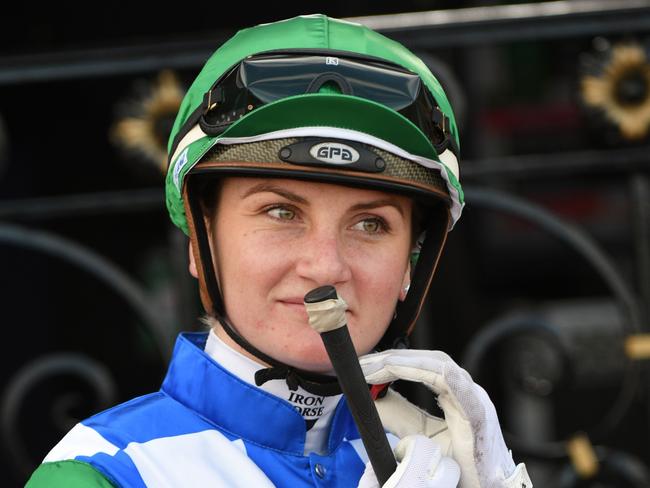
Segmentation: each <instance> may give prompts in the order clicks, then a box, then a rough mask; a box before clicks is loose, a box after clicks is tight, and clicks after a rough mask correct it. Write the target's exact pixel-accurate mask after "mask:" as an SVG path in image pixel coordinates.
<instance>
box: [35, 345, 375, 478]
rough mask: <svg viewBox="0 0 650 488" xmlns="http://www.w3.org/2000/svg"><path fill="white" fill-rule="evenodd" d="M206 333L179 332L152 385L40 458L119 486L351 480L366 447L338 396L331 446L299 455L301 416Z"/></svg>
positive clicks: (90, 421)
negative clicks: (216, 349) (209, 348)
mask: <svg viewBox="0 0 650 488" xmlns="http://www.w3.org/2000/svg"><path fill="white" fill-rule="evenodd" d="M206 338H207V334H205V333H184V334H181V335H180V336H179V337H178V340H177V342H176V346H175V348H174V354H173V357H172V360H171V363H170V365H169V370H168V372H167V376H166V377H165V380H164V381H163V385H162V388H161V389H160V391H159V392H156V393H152V394H149V395H145V396H142V397H138V398H135V399H133V400H130V401H128V402H126V403H123V404H121V405H118V406H116V407H113V408H111V409H109V410H106V411H104V412H102V413H99V414H97V415H94V416H93V417H90V418H89V419H87V420H84V421H83V422H81V423H79V424H77V426H75V427H74V428H73V429H72V430H71V431H70V432H69V433H68V434H67V435H66V436H65V437H64V438H63V439H62V440H61V442H59V444H57V445H56V446H55V447H54V449H52V451H51V452H50V453H49V454H48V456H47V457H46V458H45V460H44V462H49V461H58V460H64V459H76V460H78V461H83V462H87V463H90V464H91V465H92V466H94V467H95V468H96V469H98V470H99V471H100V472H102V473H103V474H105V475H106V476H107V477H108V478H109V479H110V480H112V481H113V482H114V483H115V484H117V485H118V486H122V487H138V488H140V487H149V488H152V487H156V488H158V487H174V488H178V487H221V486H227V487H231V486H234V487H269V486H278V487H281V486H287V487H292V488H300V487H307V486H310V487H311V486H318V487H354V486H357V482H358V480H359V478H360V477H361V474H362V473H363V470H364V464H365V462H366V461H367V456H366V454H365V450H364V448H363V444H362V442H361V440H360V439H359V434H358V432H357V429H356V427H355V425H354V422H353V420H352V416H351V415H350V413H349V410H348V408H347V405H346V404H345V400H344V399H342V400H341V402H340V403H339V405H338V406H337V408H336V411H335V413H334V417H333V419H332V424H331V431H330V434H329V441H328V446H329V450H328V451H329V454H328V455H324V456H320V455H317V454H314V453H312V454H310V455H307V456H305V455H304V454H303V449H304V443H305V435H306V427H305V421H304V419H303V418H302V416H301V415H300V414H299V413H298V412H296V411H295V409H294V408H293V407H292V406H291V405H290V404H289V403H288V402H286V401H284V400H282V399H280V398H278V397H276V396H273V395H271V394H269V393H267V392H265V391H263V390H261V389H259V388H256V387H255V386H252V385H250V384H248V383H246V382H244V381H242V380H240V379H239V378H237V377H236V376H234V375H232V374H231V373H229V372H228V371H226V370H225V369H224V368H222V367H221V366H220V365H219V364H218V363H216V362H215V361H214V360H213V359H211V358H210V357H209V356H208V355H206V354H205V352H204V351H203V348H204V346H205V341H206Z"/></svg>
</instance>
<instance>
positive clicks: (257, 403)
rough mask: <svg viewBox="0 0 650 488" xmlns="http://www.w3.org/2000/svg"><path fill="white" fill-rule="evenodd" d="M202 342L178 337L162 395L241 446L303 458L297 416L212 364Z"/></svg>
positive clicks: (303, 431) (186, 335)
mask: <svg viewBox="0 0 650 488" xmlns="http://www.w3.org/2000/svg"><path fill="white" fill-rule="evenodd" d="M206 337H207V334H205V333H184V334H181V335H180V336H179V339H178V341H177V342H176V347H175V349H174V361H173V362H172V363H171V365H170V367H169V371H168V373H167V376H166V377H165V381H164V382H163V386H162V391H164V392H167V393H169V395H170V396H173V397H174V398H176V399H177V400H178V401H179V402H181V403H183V404H184V405H187V406H188V407H189V408H190V409H192V410H194V411H196V412H197V413H198V414H199V415H201V416H203V417H204V418H206V419H208V420H210V421H212V422H214V423H215V424H216V425H218V426H220V427H221V429H223V430H225V431H226V432H231V433H233V434H234V435H235V436H237V437H240V438H242V439H244V440H245V441H250V442H254V443H257V444H261V445H264V446H267V447H270V448H272V449H278V450H281V451H285V452H291V453H295V454H299V455H302V454H303V452H304V446H305V435H306V426H305V421H304V419H303V418H302V416H301V415H300V414H299V413H298V412H296V411H295V409H294V408H293V407H292V406H291V404H289V402H286V401H284V400H282V399H281V398H278V397H276V396H274V395H272V394H271V393H268V392H266V391H264V390H261V389H259V388H257V387H255V386H253V385H250V384H249V383H247V382H245V381H243V380H241V379H240V378H238V377H236V376H234V375H233V374H231V373H230V372H229V371H227V370H226V369H224V368H223V367H222V366H221V365H219V364H217V363H216V362H215V361H214V360H213V359H212V358H210V357H209V356H208V355H207V354H206V353H205V352H204V351H203V349H202V347H203V346H204V344H205V340H206ZM221 392H223V394H220V393H221ZM269 419H273V421H272V422H269Z"/></svg>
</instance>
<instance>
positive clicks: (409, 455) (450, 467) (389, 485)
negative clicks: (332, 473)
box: [358, 434, 460, 488]
mask: <svg viewBox="0 0 650 488" xmlns="http://www.w3.org/2000/svg"><path fill="white" fill-rule="evenodd" d="M395 459H396V460H397V462H398V465H397V469H396V470H395V472H394V473H393V474H392V475H391V477H390V478H388V480H387V481H386V483H384V485H383V488H456V486H457V485H458V479H459V478H460V468H459V467H458V464H457V463H456V461H454V460H453V459H452V458H450V457H445V456H443V455H442V454H441V452H440V446H438V445H437V444H436V443H435V442H434V441H432V440H431V439H429V438H428V437H426V436H424V435H419V434H418V435H410V436H408V437H405V438H404V439H402V440H400V441H399V443H398V444H397V446H396V447H395ZM358 488H379V483H378V482H377V477H376V476H375V472H374V470H373V469H372V465H371V464H370V462H368V463H367V464H366V470H365V471H364V473H363V476H362V477H361V479H360V480H359V485H358Z"/></svg>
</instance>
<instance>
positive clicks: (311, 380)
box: [216, 314, 343, 396]
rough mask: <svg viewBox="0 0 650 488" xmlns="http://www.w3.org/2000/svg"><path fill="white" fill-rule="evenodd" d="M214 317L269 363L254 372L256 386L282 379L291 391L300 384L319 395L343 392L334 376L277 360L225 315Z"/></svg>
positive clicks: (234, 339) (235, 339) (238, 339)
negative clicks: (267, 365) (247, 338)
mask: <svg viewBox="0 0 650 488" xmlns="http://www.w3.org/2000/svg"><path fill="white" fill-rule="evenodd" d="M216 318H217V320H218V321H219V323H220V324H221V326H222V327H223V330H224V331H226V334H228V336H229V337H230V338H231V339H232V340H233V341H235V342H236V343H237V344H238V345H239V346H241V347H242V348H244V349H245V350H246V351H248V352H249V353H251V354H252V355H253V356H255V357H256V358H258V359H260V360H262V361H264V362H265V363H267V364H270V365H271V366H269V367H268V368H264V369H260V370H259V371H257V372H256V373H255V384H256V385H257V386H260V385H263V384H264V383H266V382H267V381H270V380H282V379H284V380H286V382H287V386H288V387H289V389H290V390H292V391H295V390H297V389H298V387H299V386H300V387H301V388H302V389H303V390H305V391H307V392H309V393H312V394H314V395H320V396H334V395H340V394H341V393H343V392H342V391H341V387H340V386H339V382H338V380H337V379H336V377H334V376H327V375H322V374H317V373H311V372H309V371H303V370H301V369H298V368H294V367H292V366H289V365H287V364H284V363H282V362H280V361H277V360H275V359H273V358H272V357H270V356H268V355H266V354H264V353H263V352H262V351H260V350H259V349H257V348H256V347H255V346H253V345H252V344H251V343H250V342H248V341H247V340H246V339H244V338H243V337H242V336H240V335H239V334H238V333H237V332H236V331H235V329H234V327H233V325H232V324H231V323H230V321H229V320H228V318H227V317H225V316H223V315H220V314H216Z"/></svg>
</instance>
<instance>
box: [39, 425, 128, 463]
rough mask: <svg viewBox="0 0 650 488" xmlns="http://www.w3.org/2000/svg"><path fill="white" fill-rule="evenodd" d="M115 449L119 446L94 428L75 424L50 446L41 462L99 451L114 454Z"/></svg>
mask: <svg viewBox="0 0 650 488" xmlns="http://www.w3.org/2000/svg"><path fill="white" fill-rule="evenodd" d="M117 451H119V448H118V447H117V446H115V445H113V444H111V443H110V442H108V441H107V440H106V439H105V438H104V437H102V436H101V435H100V434H99V432H97V431H96V430H95V429H91V428H90V427H87V426H85V425H83V424H77V425H75V426H74V427H73V428H72V429H70V431H69V432H68V433H67V434H66V435H65V437H63V439H61V440H60V441H59V443H58V444H57V445H56V446H54V447H53V448H52V450H51V451H50V452H49V453H48V455H47V456H45V459H43V462H44V463H51V462H54V461H64V460H66V459H74V458H76V457H77V456H93V455H95V454H97V453H100V452H103V453H105V454H108V455H109V456H114V455H115V453H117Z"/></svg>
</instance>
